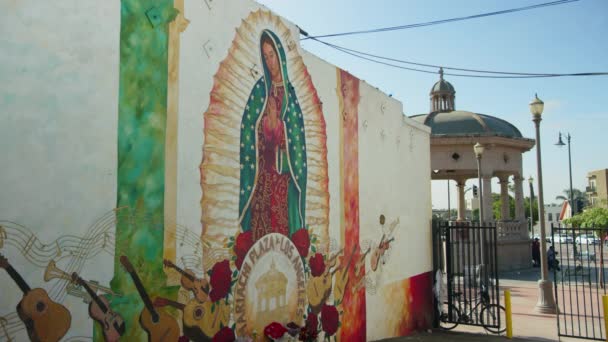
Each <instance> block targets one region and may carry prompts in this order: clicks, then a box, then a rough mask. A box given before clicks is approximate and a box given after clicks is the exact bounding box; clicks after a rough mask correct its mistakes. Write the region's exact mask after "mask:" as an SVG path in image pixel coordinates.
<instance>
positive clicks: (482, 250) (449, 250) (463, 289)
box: [433, 222, 505, 333]
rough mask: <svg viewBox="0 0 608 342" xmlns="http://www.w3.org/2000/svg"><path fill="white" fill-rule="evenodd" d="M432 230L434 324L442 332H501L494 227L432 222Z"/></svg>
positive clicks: (502, 311)
mask: <svg viewBox="0 0 608 342" xmlns="http://www.w3.org/2000/svg"><path fill="white" fill-rule="evenodd" d="M433 227H434V228H433V230H434V234H433V237H434V239H433V244H434V248H433V250H434V262H435V270H436V273H435V277H436V279H435V284H436V286H435V294H436V298H437V318H438V324H439V325H440V326H441V327H442V328H444V329H452V328H454V327H455V326H456V325H458V324H466V325H475V326H482V327H484V328H485V329H487V330H488V331H490V332H493V333H500V332H503V331H504V327H505V318H504V317H505V316H504V308H503V307H502V306H500V296H499V287H498V271H497V254H496V246H497V244H496V236H497V233H496V226H495V225H494V224H486V225H483V226H480V225H479V224H478V223H476V222H436V223H434V225H433Z"/></svg>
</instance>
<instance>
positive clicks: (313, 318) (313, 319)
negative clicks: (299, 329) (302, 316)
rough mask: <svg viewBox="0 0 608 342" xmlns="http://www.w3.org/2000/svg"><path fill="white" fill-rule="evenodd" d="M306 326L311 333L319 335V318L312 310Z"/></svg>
mask: <svg viewBox="0 0 608 342" xmlns="http://www.w3.org/2000/svg"><path fill="white" fill-rule="evenodd" d="M305 328H306V331H307V332H308V334H309V335H314V336H315V337H316V336H317V334H318V329H319V319H318V318H317V315H315V314H313V313H312V312H310V313H308V316H306V325H305Z"/></svg>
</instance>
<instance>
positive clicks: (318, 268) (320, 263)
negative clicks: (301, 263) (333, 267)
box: [308, 253, 325, 277]
mask: <svg viewBox="0 0 608 342" xmlns="http://www.w3.org/2000/svg"><path fill="white" fill-rule="evenodd" d="M308 264H309V265H310V273H312V276H313V277H318V276H320V275H322V274H323V272H325V261H324V260H323V254H321V253H316V254H315V255H313V256H311V257H310V259H309V260H308Z"/></svg>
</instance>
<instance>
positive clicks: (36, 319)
mask: <svg viewBox="0 0 608 342" xmlns="http://www.w3.org/2000/svg"><path fill="white" fill-rule="evenodd" d="M0 267H2V268H4V269H5V270H6V272H7V273H8V274H9V275H10V276H11V278H13V280H14V281H15V283H17V285H18V286H19V288H20V289H21V291H23V298H22V299H21V301H20V302H19V304H18V305H17V314H18V315H19V318H20V319H21V320H22V321H23V323H25V327H26V329H27V334H28V335H29V337H30V340H32V341H41V342H51V341H52V342H54V341H59V339H61V338H62V337H63V336H64V335H65V334H66V333H67V332H68V329H70V325H71V323H72V315H71V314H70V312H69V311H68V309H66V308H65V307H64V306H63V305H61V304H58V303H55V302H53V301H52V300H51V299H50V298H49V295H48V293H47V292H46V291H45V290H43V289H41V288H36V289H31V288H30V287H29V285H28V284H27V283H26V282H25V280H23V278H21V275H19V273H17V271H15V269H14V268H13V267H12V266H11V264H9V262H8V260H6V258H5V257H4V256H3V255H2V254H0Z"/></svg>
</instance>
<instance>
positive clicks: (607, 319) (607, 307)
mask: <svg viewBox="0 0 608 342" xmlns="http://www.w3.org/2000/svg"><path fill="white" fill-rule="evenodd" d="M602 302H603V303H604V327H605V329H606V330H604V331H605V332H606V341H608V296H607V295H604V296H602Z"/></svg>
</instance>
